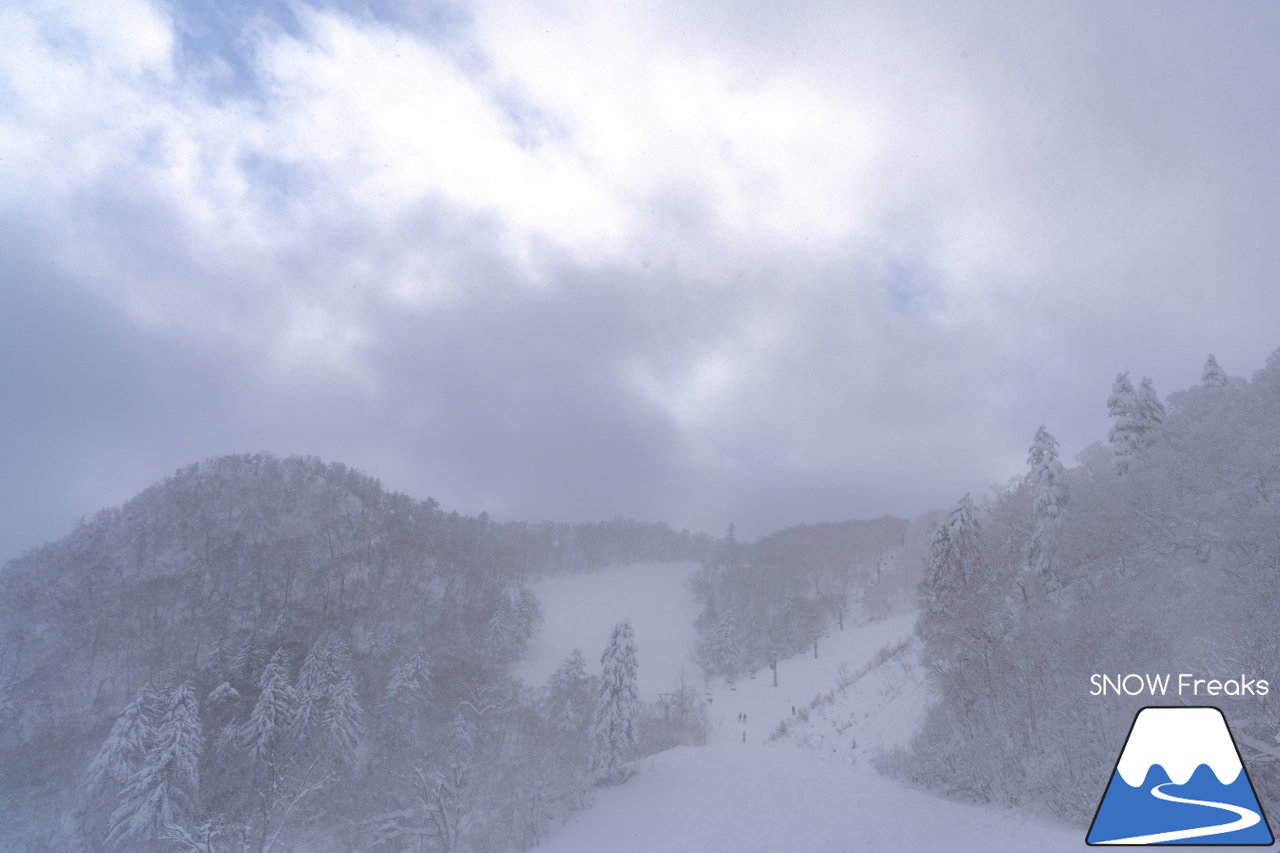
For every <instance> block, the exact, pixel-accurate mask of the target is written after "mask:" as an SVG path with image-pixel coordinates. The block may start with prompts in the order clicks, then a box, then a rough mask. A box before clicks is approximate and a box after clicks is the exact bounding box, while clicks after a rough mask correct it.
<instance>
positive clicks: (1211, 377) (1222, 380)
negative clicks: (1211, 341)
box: [1200, 353, 1231, 388]
mask: <svg viewBox="0 0 1280 853" xmlns="http://www.w3.org/2000/svg"><path fill="white" fill-rule="evenodd" d="M1200 383H1201V384H1202V385H1204V386H1206V387H1208V388H1226V387H1227V386H1228V385H1230V384H1231V380H1230V379H1228V378H1227V374H1226V371H1224V370H1223V369H1222V368H1221V367H1219V366H1218V360H1217V359H1216V358H1214V357H1213V353H1209V357H1208V358H1207V359H1205V361H1204V372H1203V373H1201V374H1200Z"/></svg>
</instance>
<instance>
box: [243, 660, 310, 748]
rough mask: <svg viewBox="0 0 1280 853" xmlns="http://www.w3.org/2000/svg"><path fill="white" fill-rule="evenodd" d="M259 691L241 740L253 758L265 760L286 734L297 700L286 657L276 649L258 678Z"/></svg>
mask: <svg viewBox="0 0 1280 853" xmlns="http://www.w3.org/2000/svg"><path fill="white" fill-rule="evenodd" d="M258 687H259V688H260V692H259V693H258V701H257V702H255V703H254V706H253V711H252V712H251V713H250V714H249V719H248V721H247V722H246V723H245V725H244V727H243V729H242V730H241V740H242V743H243V744H244V748H245V750H246V751H247V752H248V753H249V758H250V759H251V760H252V761H255V762H258V761H262V760H264V759H266V758H267V757H268V756H269V755H270V754H271V752H272V750H274V749H275V748H276V747H277V746H278V745H280V744H281V743H282V742H283V741H284V740H285V739H286V738H287V737H288V736H289V731H290V729H291V728H292V727H293V725H294V720H295V718H296V716H297V710H298V702H297V696H296V694H295V693H294V690H293V687H292V686H291V685H290V684H289V657H288V655H286V654H285V651H284V649H277V650H276V653H275V654H274V655H272V656H271V661H270V662H269V663H268V664H267V666H266V669H264V670H263V671H262V677H261V679H259V681H258Z"/></svg>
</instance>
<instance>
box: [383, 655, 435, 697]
mask: <svg viewBox="0 0 1280 853" xmlns="http://www.w3.org/2000/svg"><path fill="white" fill-rule="evenodd" d="M430 690H431V664H430V662H429V661H428V660H427V655H426V653H425V652H423V651H421V650H419V651H416V652H414V653H413V654H411V655H408V656H406V657H405V658H403V659H402V660H401V661H400V662H399V663H397V664H396V665H395V668H394V669H392V670H391V676H390V677H389V678H388V679H387V689H386V692H385V693H384V694H383V702H385V703H386V704H387V705H388V706H390V707H392V708H396V707H403V706H406V705H419V704H421V702H422V701H423V699H425V698H426V696H427V694H428V693H429V692H430Z"/></svg>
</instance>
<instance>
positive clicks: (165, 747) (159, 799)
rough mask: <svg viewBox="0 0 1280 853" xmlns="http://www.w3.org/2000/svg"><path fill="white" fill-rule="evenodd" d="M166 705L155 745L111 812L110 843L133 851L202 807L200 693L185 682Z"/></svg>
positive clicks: (202, 738)
mask: <svg viewBox="0 0 1280 853" xmlns="http://www.w3.org/2000/svg"><path fill="white" fill-rule="evenodd" d="M165 706H166V707H165V712H164V716H163V717H162V718H161V720H160V722H159V724H158V726H157V728H156V736H155V743H154V744H152V746H151V748H150V750H148V752H147V756H146V759H145V761H144V762H143V763H142V766H141V767H139V768H138V769H137V770H136V771H135V772H134V773H133V775H132V777H131V778H130V780H129V783H128V784H127V785H126V786H125V788H124V790H123V791H121V792H120V805H119V806H118V807H117V808H116V810H115V811H114V812H113V813H112V815H111V822H110V828H109V829H108V831H107V843H108V844H109V845H111V846H113V847H116V848H119V849H132V848H134V847H136V846H137V844H138V843H143V842H146V841H150V840H154V839H156V838H158V837H159V836H160V835H161V834H162V833H163V832H164V831H165V829H166V827H168V826H170V825H175V824H176V825H181V824H184V823H186V822H188V821H189V820H190V819H191V818H193V817H195V816H196V814H197V812H198V811H199V802H200V771H199V767H200V754H201V752H202V751H203V749H204V735H203V734H202V733H201V728H200V709H199V706H198V705H197V703H196V697H195V691H193V690H192V689H191V685H190V684H182V685H180V686H178V687H176V688H174V689H173V690H172V691H171V692H170V693H169V694H168V696H167V697H166V698H165Z"/></svg>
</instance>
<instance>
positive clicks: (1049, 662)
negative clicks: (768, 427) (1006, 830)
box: [886, 352, 1280, 821]
mask: <svg viewBox="0 0 1280 853" xmlns="http://www.w3.org/2000/svg"><path fill="white" fill-rule="evenodd" d="M1107 405H1108V409H1109V412H1110V414H1111V416H1112V429H1111V432H1110V436H1109V441H1108V443H1107V444H1106V445H1103V444H1095V445H1093V446H1091V447H1089V448H1087V449H1086V450H1085V451H1084V452H1083V453H1081V454H1080V456H1079V457H1078V464H1077V465H1075V466H1074V467H1072V468H1069V469H1068V468H1066V467H1065V466H1064V465H1063V464H1062V463H1061V462H1060V460H1059V459H1058V449H1057V442H1056V441H1055V440H1054V439H1053V437H1052V435H1051V434H1050V433H1049V432H1048V430H1046V429H1045V428H1044V427H1041V428H1040V430H1038V431H1037V433H1036V435H1035V436H1034V438H1033V440H1032V444H1031V447H1030V451H1029V454H1028V471H1027V474H1026V476H1025V477H1023V478H1020V479H1018V480H1016V481H1014V482H1011V483H1009V484H1008V485H1007V486H1006V487H1004V488H1002V489H999V490H997V491H996V492H995V493H994V494H992V495H990V496H989V497H988V498H986V499H984V500H980V501H975V500H973V499H971V498H970V497H969V496H965V498H963V499H962V500H961V501H960V502H959V503H958V504H956V506H955V507H953V508H952V509H951V510H950V512H949V513H948V514H947V515H946V516H945V518H944V519H943V520H942V521H940V522H939V524H938V525H937V526H936V527H935V528H934V531H933V535H932V537H931V542H930V549H929V553H928V555H927V558H926V566H925V580H924V582H923V583H922V585H921V589H920V599H921V616H920V621H919V624H918V632H919V633H920V635H921V637H922V638H923V639H924V642H925V660H926V662H927V663H928V665H929V666H930V667H931V669H932V672H933V675H934V683H935V696H936V702H935V704H934V705H933V706H932V708H931V710H930V712H929V714H928V716H927V717H926V720H925V722H924V725H923V727H922V729H921V731H920V732H919V734H918V736H917V738H916V740H915V742H914V745H913V748H912V750H911V751H910V752H909V753H905V754H899V755H896V756H893V757H891V758H890V759H888V761H887V762H886V766H887V767H888V768H890V769H891V770H893V771H895V772H897V773H899V774H901V775H903V776H905V777H907V778H909V779H911V780H914V781H916V782H919V783H921V784H925V785H929V786H932V787H937V788H941V789H943V790H945V791H948V792H950V793H953V794H958V795H963V796H966V797H971V798H976V799H982V800H991V801H998V802H1005V803H1019V802H1027V801H1034V802H1040V803H1043V804H1044V805H1046V806H1048V807H1049V808H1050V809H1052V810H1053V811H1055V812H1057V813H1059V814H1061V815H1063V816H1064V817H1068V818H1070V819H1072V820H1075V821H1083V820H1087V819H1088V817H1089V816H1090V815H1091V814H1092V810H1093V809H1094V807H1095V806H1096V805H1097V802H1098V799H1099V798H1100V796H1101V794H1102V786H1104V785H1105V783H1106V780H1107V778H1108V776H1109V774H1110V772H1111V768H1112V766H1113V764H1114V762H1115V760H1116V754H1117V751H1118V750H1119V748H1120V745H1121V743H1122V742H1123V739H1124V734H1125V732H1126V731H1127V728H1128V726H1129V723H1130V721H1131V720H1132V716H1133V713H1134V711H1135V710H1136V709H1137V708H1138V707H1140V706H1141V705H1144V704H1153V703H1154V704H1160V703H1175V704H1176V703H1182V704H1204V703H1205V702H1206V701H1209V700H1207V699H1206V698H1205V697H1203V696H1201V697H1198V698H1197V697H1177V696H1168V697H1160V696H1157V697H1154V698H1152V697H1150V696H1145V697H1131V698H1130V697H1125V698H1117V697H1114V696H1111V697H1105V698H1104V697H1093V696H1090V675H1091V674H1093V673H1111V674H1116V673H1129V672H1138V673H1164V672H1171V673H1178V672H1191V673H1196V674H1197V675H1198V676H1200V677H1220V678H1226V677H1239V676H1240V674H1241V673H1245V674H1247V675H1249V676H1252V677H1258V678H1266V677H1271V676H1274V673H1275V669H1274V667H1275V651H1276V649H1277V648H1280V628H1278V627H1277V623H1276V620H1275V618H1274V614H1275V612H1276V610H1277V608H1278V607H1280V583H1278V581H1280V574H1278V569H1280V526H1278V525H1277V520H1278V519H1280V352H1277V353H1276V354H1273V355H1272V356H1271V358H1270V359H1269V360H1268V362H1267V364H1266V366H1265V367H1264V368H1263V369H1262V370H1260V371H1259V372H1258V373H1257V374H1256V375H1255V376H1254V377H1253V379H1252V381H1249V382H1245V381H1243V380H1239V379H1231V378H1228V377H1227V376H1226V374H1225V373H1223V371H1222V370H1221V368H1220V367H1219V366H1218V364H1217V362H1216V361H1215V360H1214V359H1213V357H1212V356H1210V358H1209V360H1208V362H1207V363H1206V365H1205V368H1204V372H1203V377H1202V381H1201V383H1200V384H1199V385H1197V386H1195V387H1192V388H1188V389H1186V390H1184V391H1181V392H1178V393H1175V394H1172V395H1170V397H1169V398H1168V400H1167V401H1164V400H1161V399H1160V397H1159V396H1158V395H1157V394H1156V392H1155V389H1154V387H1153V386H1152V383H1151V382H1150V380H1145V379H1144V380H1143V381H1142V382H1141V383H1138V384H1137V385H1136V386H1135V384H1134V383H1133V382H1132V381H1131V380H1130V378H1129V376H1128V374H1127V373H1122V374H1120V375H1119V376H1118V377H1117V378H1116V381H1115V384H1114V386H1113V388H1112V393H1111V395H1110V397H1109V398H1108V400H1107ZM1213 701H1215V702H1217V703H1218V704H1220V705H1222V707H1223V709H1224V711H1225V712H1226V714H1227V717H1228V718H1229V719H1230V721H1231V725H1232V727H1233V729H1234V730H1235V731H1236V734H1237V736H1238V737H1240V736H1243V738H1242V743H1241V747H1242V749H1243V750H1244V755H1245V761H1246V763H1248V764H1249V766H1250V771H1251V775H1252V776H1253V781H1254V783H1255V784H1261V785H1262V786H1263V788H1264V790H1265V791H1266V793H1268V794H1270V795H1271V796H1273V797H1274V795H1276V794H1278V793H1280V774H1278V773H1277V772H1276V770H1275V769H1274V768H1275V766H1276V765H1275V764H1274V762H1273V761H1270V760H1269V759H1270V758H1271V756H1269V755H1260V754H1259V753H1257V752H1256V750H1255V749H1254V747H1253V745H1256V744H1259V743H1275V740H1276V737H1277V734H1278V733H1280V725H1278V724H1277V716H1276V711H1277V708H1276V707H1275V703H1276V699H1275V697H1274V696H1270V697H1265V698H1264V697H1242V698H1229V699H1224V698H1218V699H1216V700H1213ZM1250 756H1254V757H1255V758H1256V759H1257V760H1252V761H1251V760H1250ZM1264 799H1266V797H1265V796H1264Z"/></svg>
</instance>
